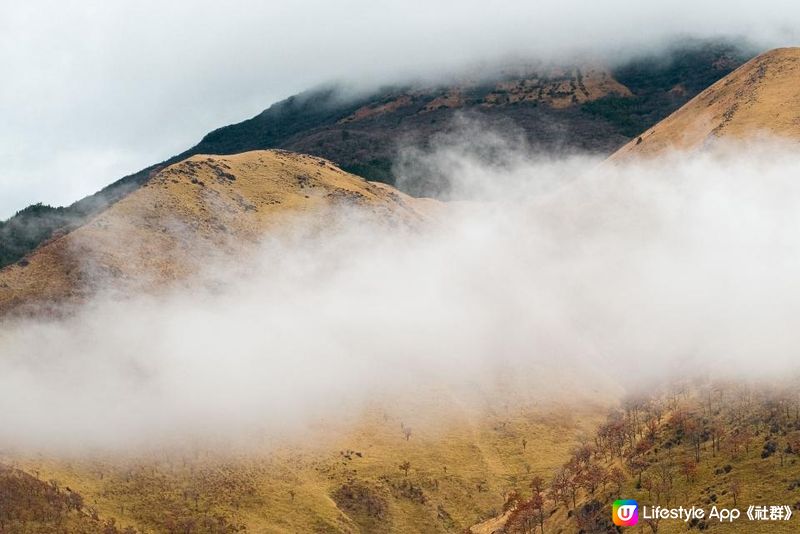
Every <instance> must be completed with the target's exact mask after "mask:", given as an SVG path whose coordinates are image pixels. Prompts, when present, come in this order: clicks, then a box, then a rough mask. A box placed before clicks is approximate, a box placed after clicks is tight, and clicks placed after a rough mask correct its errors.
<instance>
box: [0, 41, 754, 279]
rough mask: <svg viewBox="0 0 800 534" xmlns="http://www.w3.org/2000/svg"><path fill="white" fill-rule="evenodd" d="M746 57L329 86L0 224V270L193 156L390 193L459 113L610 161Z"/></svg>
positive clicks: (684, 56)
mask: <svg viewBox="0 0 800 534" xmlns="http://www.w3.org/2000/svg"><path fill="white" fill-rule="evenodd" d="M752 55H754V54H753V53H752V52H750V51H749V50H747V49H746V48H744V47H741V46H738V45H735V44H732V43H729V42H708V41H692V42H689V43H686V44H683V45H681V46H676V47H674V48H672V49H670V50H668V51H665V52H661V53H659V54H657V55H642V56H640V57H638V58H636V59H634V60H630V61H628V62H626V63H624V64H622V65H621V66H618V67H616V68H612V69H606V68H603V67H601V66H591V65H589V66H587V65H566V66H561V67H553V66H548V67H545V66H542V65H535V66H519V67H516V68H514V69H506V70H505V71H503V72H501V73H500V74H496V75H492V76H488V75H487V76H486V77H484V78H483V79H478V80H464V81H463V82H460V83H457V84H454V85H452V86H447V87H442V86H439V87H415V86H406V87H389V88H383V89H381V90H378V91H376V92H374V93H371V94H366V95H361V96H358V97H349V98H345V97H344V96H343V95H342V91H341V90H339V89H337V88H335V87H327V88H321V89H316V90H312V91H307V92H305V93H302V94H300V95H296V96H293V97H291V98H288V99H286V100H284V101H282V102H278V103H277V104H274V105H272V106H271V107H270V108H269V109H267V110H265V111H263V112H262V113H260V114H258V115H257V116H255V117H253V118H251V119H248V120H246V121H244V122H241V123H238V124H234V125H231V126H226V127H223V128H219V129H217V130H214V131H213V132H211V133H209V134H208V135H206V136H205V137H204V138H203V139H202V140H201V141H200V143H198V144H197V145H196V146H194V147H192V148H191V149H189V150H187V151H185V152H183V153H181V154H178V155H176V156H174V157H172V158H170V159H168V160H166V161H164V162H162V163H160V164H157V165H152V166H150V167H148V168H146V169H143V170H141V171H139V172H137V173H135V174H132V175H129V176H126V177H124V178H122V179H120V180H118V181H116V182H114V183H113V184H111V185H109V186H108V187H106V188H105V189H103V190H102V191H100V192H98V193H96V194H94V195H91V196H89V197H87V198H84V199H83V200H80V201H78V202H76V203H75V204H72V205H71V206H69V207H64V208H53V207H50V206H44V205H41V204H37V205H34V206H30V207H28V208H25V209H23V210H21V211H20V212H18V213H17V214H16V215H14V216H13V217H12V218H10V219H9V220H7V221H5V222H0V267H2V266H5V265H9V264H11V263H14V262H16V261H19V260H20V259H21V258H23V257H24V256H25V255H26V254H27V253H28V252H30V251H31V250H33V249H34V248H36V247H37V246H38V245H39V244H40V243H42V242H44V241H46V240H48V239H51V238H52V237H56V236H58V235H60V234H63V233H65V232H69V231H71V230H73V229H75V228H77V227H79V226H80V225H82V224H84V223H85V222H86V221H87V220H88V219H90V218H91V217H92V216H94V215H95V214H97V213H99V212H100V211H102V210H103V209H104V208H105V207H106V206H108V205H109V204H112V203H114V202H116V201H118V200H119V199H121V198H124V197H125V196H126V195H127V194H128V193H130V192H131V191H133V190H136V189H137V188H138V187H140V186H141V185H142V184H144V183H145V182H147V180H148V179H149V178H150V177H151V176H152V175H153V174H154V173H156V172H158V170H160V169H162V168H164V167H165V166H167V165H169V164H172V163H175V162H177V161H180V160H183V159H185V158H187V157H189V156H192V155H194V154H236V153H241V152H245V151H248V150H256V149H267V148H282V149H287V150H292V151H296V152H302V153H307V154H313V155H316V156H321V157H324V158H326V159H329V160H331V161H333V162H335V163H336V164H337V165H339V166H341V167H342V168H343V169H344V170H346V171H349V172H352V173H354V174H358V175H360V176H363V177H365V178H367V179H369V180H375V181H381V182H386V183H390V184H392V183H394V177H393V175H392V161H393V159H394V156H395V154H396V150H397V147H398V143H399V142H412V143H418V144H423V145H424V144H425V143H426V142H428V141H429V140H430V139H431V137H432V136H433V135H434V134H436V133H438V132H441V131H442V130H443V129H446V128H447V127H448V126H449V125H450V124H451V122H452V119H453V118H454V117H455V116H456V114H457V113H463V112H467V113H473V114H476V115H479V116H480V117H481V118H482V119H483V120H485V121H486V122H487V123H489V124H493V125H496V126H498V127H500V128H506V127H508V128H512V127H515V128H519V129H521V130H522V131H523V132H524V133H525V135H526V136H527V138H528V141H529V142H530V144H531V145H532V146H533V147H535V148H537V149H540V150H543V151H563V150H566V151H569V150H581V151H589V152H594V153H600V154H610V153H611V152H613V151H614V150H615V149H617V148H618V147H619V146H621V145H623V144H625V143H626V142H627V141H629V140H630V139H632V138H634V137H635V136H637V135H638V134H640V133H641V132H643V131H645V130H646V129H647V128H649V127H650V126H652V125H653V124H655V123H656V122H658V121H659V120H661V119H662V118H664V117H666V116H667V115H669V114H670V113H671V112H673V111H674V110H676V109H677V108H678V107H680V106H681V105H683V104H684V103H686V102H687V101H688V100H689V99H691V98H692V97H693V96H695V95H696V94H697V93H699V92H700V91H701V90H703V89H705V88H706V87H708V86H709V85H711V84H712V83H714V82H715V81H716V80H718V79H720V78H721V77H723V76H725V75H726V74H728V73H729V72H731V71H732V70H733V69H734V68H736V67H738V66H739V65H740V64H742V63H743V62H744V61H746V60H747V59H748V58H749V57H752ZM490 78H491V79H490Z"/></svg>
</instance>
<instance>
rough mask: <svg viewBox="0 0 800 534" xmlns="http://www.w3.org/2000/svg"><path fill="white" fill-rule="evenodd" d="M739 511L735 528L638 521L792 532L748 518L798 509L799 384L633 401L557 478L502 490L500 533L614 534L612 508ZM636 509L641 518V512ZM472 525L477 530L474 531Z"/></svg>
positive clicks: (788, 525) (671, 393)
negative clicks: (760, 511) (759, 509)
mask: <svg viewBox="0 0 800 534" xmlns="http://www.w3.org/2000/svg"><path fill="white" fill-rule="evenodd" d="M616 499H635V500H637V501H638V503H639V506H640V510H641V507H642V506H643V505H648V506H656V505H661V506H671V507H677V506H684V507H691V506H699V507H703V508H705V510H706V514H708V513H709V511H710V509H711V507H712V506H715V505H716V506H719V507H728V508H739V509H740V510H741V513H742V518H741V519H739V520H738V521H736V522H734V523H724V522H719V521H717V520H716V519H709V518H705V519H703V520H696V521H695V520H692V521H690V522H689V523H684V522H682V521H680V520H676V519H661V520H658V521H656V520H650V521H647V520H644V519H641V516H640V526H639V527H636V531H640V532H641V531H647V532H653V533H657V532H658V533H672V532H685V531H686V530H687V527H688V529H689V530H698V531H700V530H702V531H709V532H748V533H749V532H753V533H757V532H770V533H772V532H787V533H788V532H797V531H798V528H799V527H798V522H800V512H799V513H797V514H796V516H795V517H793V518H792V519H791V520H790V521H767V522H749V521H748V520H747V519H746V517H745V511H746V510H747V507H748V506H749V505H767V506H769V505H789V506H791V507H792V508H793V509H794V510H795V511H798V510H800V397H798V394H797V385H796V383H787V384H783V385H780V386H775V385H772V384H769V385H766V384H761V385H755V384H746V383H743V382H738V383H713V382H708V383H691V384H679V385H675V386H672V387H670V388H669V389H666V390H664V391H662V392H659V393H656V394H650V395H643V396H637V397H631V398H629V399H627V400H626V401H625V402H624V403H623V404H622V406H621V408H620V409H619V410H615V411H613V412H612V413H611V414H610V415H609V416H608V419H607V421H606V422H605V423H604V424H602V425H600V426H599V427H598V429H597V431H596V432H595V433H594V436H593V437H592V438H591V439H587V440H585V441H584V443H582V444H581V445H580V446H579V447H577V448H575V449H574V451H573V453H572V455H571V457H570V459H569V460H568V461H567V462H566V463H564V464H563V466H562V467H561V468H560V469H559V470H558V471H556V473H555V474H554V475H553V476H551V477H549V478H543V479H541V480H539V479H535V478H534V477H529V478H528V479H527V480H526V483H525V484H520V485H519V486H518V487H517V488H515V489H514V491H512V492H511V493H509V495H508V497H507V500H506V504H505V505H504V509H505V510H508V513H507V514H506V515H504V516H502V517H500V518H499V523H500V525H501V526H500V528H501V529H502V530H501V531H502V532H507V533H509V534H511V533H522V532H534V530H536V529H541V524H542V523H543V524H544V528H545V529H546V530H547V531H549V532H578V531H582V532H616V531H617V528H616V527H615V526H614V525H613V524H612V523H611V504H612V503H613V501H614V500H616ZM640 513H641V512H640ZM481 531H482V530H481V526H480V525H479V526H478V527H476V528H475V529H474V532H481Z"/></svg>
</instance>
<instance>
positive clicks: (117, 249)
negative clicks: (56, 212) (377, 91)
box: [0, 151, 434, 312]
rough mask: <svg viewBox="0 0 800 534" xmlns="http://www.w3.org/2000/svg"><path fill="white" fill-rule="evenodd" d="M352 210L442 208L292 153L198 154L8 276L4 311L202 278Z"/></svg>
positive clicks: (418, 212)
mask: <svg viewBox="0 0 800 534" xmlns="http://www.w3.org/2000/svg"><path fill="white" fill-rule="evenodd" d="M343 203H344V204H348V205H355V206H362V207H368V208H370V209H372V210H380V212H381V215H382V217H383V218H385V219H387V220H392V219H397V220H402V221H404V222H407V223H411V224H413V223H414V222H417V221H420V220H422V219H423V218H424V217H425V210H426V209H427V208H428V207H429V206H430V205H432V204H433V203H434V201H431V200H422V199H420V200H417V199H413V198H411V197H408V196H406V195H404V194H402V193H400V192H398V191H396V190H394V189H393V188H392V187H390V186H387V185H384V184H375V183H372V182H367V181H366V180H364V179H362V178H359V177H357V176H354V175H352V174H348V173H346V172H344V171H342V170H341V169H339V168H337V167H335V166H334V165H333V164H331V163H330V162H328V161H326V160H323V159H320V158H316V157H313V156H306V155H301V154H294V153H290V152H285V151H254V152H247V153H243V154H238V155H235V156H225V157H222V156H216V157H210V156H199V155H198V156H192V157H190V158H188V159H187V160H184V161H182V162H180V163H176V164H174V165H171V166H169V167H167V168H166V169H164V170H161V171H159V172H157V173H155V174H154V175H153V176H152V177H151V178H150V179H149V180H148V181H147V182H146V183H145V184H143V186H142V187H140V188H139V189H138V190H136V191H134V192H133V193H131V194H129V195H128V196H126V197H125V198H124V199H122V200H120V201H119V202H117V203H116V204H114V205H112V206H111V207H109V208H108V209H106V210H105V211H103V212H101V213H100V214H98V215H97V216H96V217H94V218H93V219H91V220H90V221H89V222H88V223H87V224H85V225H83V226H81V227H80V228H78V229H76V230H74V231H73V232H70V233H68V234H66V235H63V236H61V237H58V238H56V239H54V240H52V241H50V242H48V243H47V244H45V245H44V246H42V247H40V248H39V249H37V250H36V251H35V252H33V253H32V254H30V255H29V256H27V257H26V258H25V259H24V260H22V261H20V262H17V263H16V264H14V265H10V266H8V267H6V268H4V269H3V270H2V271H0V312H3V311H8V310H11V309H19V308H18V307H19V306H21V307H25V308H32V307H40V306H43V305H44V306H45V307H47V306H48V305H50V304H57V303H61V302H64V301H80V300H81V299H83V298H84V297H86V296H87V295H90V294H92V293H93V292H94V291H96V290H98V289H102V288H103V287H106V286H112V285H113V287H114V289H119V288H123V289H127V290H141V289H147V288H149V287H153V286H157V285H160V284H164V283H168V282H170V281H172V280H179V279H182V278H185V277H186V276H188V275H190V274H192V273H193V272H196V271H197V270H198V269H199V268H200V267H201V266H202V264H203V263H205V262H206V261H208V260H209V259H211V258H213V257H214V255H216V254H219V253H220V251H221V252H222V253H224V252H225V251H232V250H234V249H238V248H241V247H242V246H246V244H247V243H253V242H255V241H257V240H258V239H259V238H260V236H261V235H262V234H263V232H264V231H265V230H266V229H267V228H269V227H272V226H275V225H278V224H280V223H281V222H282V221H284V220H286V218H288V217H293V216H297V215H301V214H315V216H317V217H324V215H325V208H326V207H329V206H333V205H336V204H343Z"/></svg>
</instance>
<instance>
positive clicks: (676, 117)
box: [613, 48, 800, 160]
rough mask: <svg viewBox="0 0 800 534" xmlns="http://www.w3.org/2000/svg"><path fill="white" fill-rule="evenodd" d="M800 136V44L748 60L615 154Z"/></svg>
mask: <svg viewBox="0 0 800 534" xmlns="http://www.w3.org/2000/svg"><path fill="white" fill-rule="evenodd" d="M756 135H766V136H777V137H782V138H788V139H793V140H798V139H800V48H779V49H777V50H772V51H769V52H767V53H765V54H761V55H759V56H758V57H756V58H754V59H752V60H750V61H748V62H747V63H745V64H744V65H742V66H741V67H739V68H738V69H736V70H735V71H734V72H733V73H731V74H729V75H728V76H726V77H725V78H723V79H721V80H719V81H718V82H716V83H715V84H713V85H712V86H711V87H709V88H707V89H706V90H704V91H703V92H701V93H700V94H699V95H697V96H696V97H694V98H693V99H692V100H691V101H690V102H689V103H688V104H686V105H685V106H683V107H681V108H680V109H679V110H678V111H676V112H675V113H673V114H672V115H670V116H669V117H667V118H666V119H664V120H663V121H661V122H659V123H658V124H656V125H655V126H653V127H652V128H650V129H648V130H647V131H645V132H644V133H643V134H642V135H640V136H638V137H637V138H636V139H633V140H632V141H630V142H629V143H627V144H626V145H625V146H623V147H622V148H620V149H619V151H617V152H616V153H615V154H614V156H613V159H615V160H616V159H620V158H625V157H631V156H645V157H647V156H655V155H658V154H662V153H664V152H665V151H667V150H674V149H678V150H697V149H700V148H703V147H706V146H708V145H709V144H711V143H712V142H713V141H714V140H716V139H744V138H747V137H753V136H756Z"/></svg>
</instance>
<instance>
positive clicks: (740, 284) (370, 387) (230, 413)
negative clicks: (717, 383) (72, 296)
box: [0, 139, 800, 447]
mask: <svg viewBox="0 0 800 534" xmlns="http://www.w3.org/2000/svg"><path fill="white" fill-rule="evenodd" d="M490 141H491V140H490ZM491 142H494V143H495V145H496V147H497V148H498V149H499V150H509V151H510V152H509V153H513V155H514V157H513V158H512V159H509V160H506V161H500V160H497V159H495V160H492V159H490V160H489V161H488V163H487V160H486V159H485V158H482V157H478V156H477V155H475V153H474V152H472V151H471V150H469V149H468V148H465V145H463V144H458V143H455V144H450V145H448V144H447V143H444V142H443V143H441V144H439V145H438V146H435V147H434V148H432V149H429V150H428V151H417V153H416V158H417V161H418V167H417V168H419V166H422V167H427V168H432V166H436V168H437V169H438V171H437V172H439V173H441V176H443V177H444V178H446V179H447V181H448V187H449V188H451V190H457V191H460V192H461V193H462V194H464V193H471V194H470V198H471V199H472V200H471V201H469V202H456V203H453V204H451V205H448V206H446V208H445V209H444V210H443V212H442V213H443V215H442V216H441V217H440V220H438V222H436V223H432V224H431V225H430V226H428V227H424V228H421V229H404V228H397V227H389V226H388V225H385V224H383V223H382V222H381V221H380V220H376V219H375V217H374V215H370V214H369V213H364V212H362V211H359V210H351V209H342V211H341V212H340V213H338V214H337V216H336V217H335V219H334V221H333V222H332V223H331V224H329V225H328V226H327V228H326V229H325V230H323V231H320V230H319V228H316V227H314V228H312V227H311V226H304V225H303V224H302V223H299V222H298V224H297V225H296V226H295V227H293V228H292V229H291V230H290V231H286V232H283V233H280V234H272V235H269V236H265V238H264V241H263V243H262V244H261V245H260V248H259V250H258V253H257V254H256V255H255V257H254V259H253V260H252V261H250V262H247V263H246V264H242V262H233V263H226V262H220V263H218V264H215V265H213V266H212V267H210V268H209V269H208V270H207V272H206V273H205V274H204V276H203V277H202V278H201V279H199V280H197V281H195V282H193V284H191V285H190V289H188V290H187V289H175V290H172V291H170V292H167V293H165V294H160V295H155V296H152V295H151V296H141V295H140V296H136V297H132V298H127V299H120V298H116V297H115V298H111V297H105V298H104V297H102V296H100V297H98V298H97V299H96V300H94V301H93V302H92V303H90V304H89V305H87V306H85V307H84V308H82V309H80V310H79V311H78V312H77V313H75V314H74V315H73V316H72V317H69V318H66V319H62V320H58V321H23V322H18V323H11V322H6V323H5V324H3V325H2V330H1V331H0V404H2V405H3V406H5V407H6V408H5V409H4V410H3V411H2V412H0V442H2V443H5V444H13V445H24V446H47V445H52V444H53V443H57V444H59V446H76V447H77V446H81V445H92V446H111V447H114V446H121V445H125V444H129V443H142V442H147V441H149V440H156V441H157V440H159V439H165V438H166V437H169V436H176V435H177V436H181V435H183V436H186V435H191V436H200V437H203V436H205V437H213V436H216V435H220V434H222V435H227V436H233V437H236V436H244V435H246V434H247V433H251V432H261V433H265V434H268V435H279V434H281V433H282V432H285V431H287V430H288V429H293V428H297V427H298V426H300V427H302V426H303V425H304V424H306V423H308V422H309V421H311V420H313V419H314V418H316V417H328V416H330V417H334V416H335V415H336V414H337V413H342V411H347V410H349V409H350V408H353V409H354V410H355V411H357V410H358V407H363V406H365V405H369V403H370V402H372V401H373V400H374V399H381V400H382V401H385V400H387V399H398V400H399V401H402V399H403V398H408V397H410V396H415V395H419V394H420V392H426V391H427V392H429V393H430V392H432V391H434V390H436V391H437V392H438V393H436V394H443V393H442V392H446V394H447V395H449V396H452V398H454V399H462V400H463V399H473V400H474V399H478V400H479V401H480V400H481V399H486V398H492V397H494V396H497V397H502V396H504V395H513V394H515V392H517V391H528V392H531V391H533V392H536V393H537V394H539V395H540V396H542V397H547V398H553V399H558V398H561V397H559V394H560V393H561V394H563V392H570V393H578V394H583V395H585V396H587V397H588V396H592V395H595V394H598V395H602V394H606V393H609V392H617V391H619V390H620V389H623V390H624V389H628V390H635V389H637V388H638V387H641V386H642V385H643V384H649V383H653V382H654V381H660V380H665V379H666V378H667V377H674V376H676V375H681V374H683V375H688V376H704V375H707V374H715V375H717V376H720V377H773V376H786V375H787V374H792V373H795V372H796V371H797V364H796V363H795V362H796V356H795V351H796V349H797V343H796V337H795V336H794V335H793V332H794V321H795V319H794V318H795V317H796V314H797V312H798V309H799V308H800V283H798V282H797V272H798V267H800V234H798V232H797V228H798V227H800V210H798V209H797V207H798V205H800V182H798V181H797V180H796V178H795V176H796V169H797V168H798V165H799V164H800V156H798V154H797V151H796V150H787V149H785V147H782V146H781V145H780V144H773V143H762V144H759V145H755V144H751V145H741V146H736V147H728V148H725V147H720V149H719V150H717V151H714V152H708V153H704V154H699V155H695V156H693V157H686V156H682V155H678V154H672V155H666V156H664V157H662V158H659V159H656V160H650V161H640V162H629V163H626V164H621V165H616V166H614V165H609V164H607V163H601V162H600V161H599V160H596V159H592V158H588V157H581V156H573V157H570V158H566V159H560V160H553V159H543V158H540V157H538V156H531V155H529V154H528V153H525V152H523V151H517V150H516V148H513V146H514V143H510V144H508V145H506V147H505V148H502V142H501V141H498V140H497V139H494V140H493V141H491ZM509 147H512V148H509ZM454 154H460V156H459V158H457V159H454ZM470 154H472V156H470ZM436 162H438V164H437V163H436ZM456 162H457V164H456ZM409 165H410V163H409ZM408 168H411V167H408ZM448 168H449V169H451V172H450V173H449V174H447V169H448ZM476 177H479V178H480V180H477V179H476ZM478 183H480V184H481V186H480V187H476V184H478ZM487 184H490V185H489V186H487ZM234 264H236V265H234ZM422 394H423V395H424V394H425V393H422ZM343 406H347V407H349V408H347V409H344V408H343Z"/></svg>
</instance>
